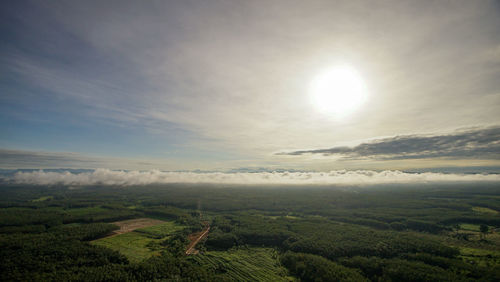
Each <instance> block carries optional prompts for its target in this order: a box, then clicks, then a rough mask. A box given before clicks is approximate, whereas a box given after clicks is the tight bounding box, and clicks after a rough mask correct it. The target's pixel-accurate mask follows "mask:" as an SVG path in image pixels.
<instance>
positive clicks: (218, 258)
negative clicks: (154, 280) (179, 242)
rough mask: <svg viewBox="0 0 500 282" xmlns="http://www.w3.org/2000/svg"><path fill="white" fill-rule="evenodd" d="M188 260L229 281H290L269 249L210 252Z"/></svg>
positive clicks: (284, 269)
mask: <svg viewBox="0 0 500 282" xmlns="http://www.w3.org/2000/svg"><path fill="white" fill-rule="evenodd" d="M190 259H193V260H194V261H196V262H198V263H199V264H200V265H202V266H204V267H208V268H212V269H214V270H215V271H216V272H217V273H220V274H221V276H223V277H224V278H226V279H229V280H231V281H291V280H293V278H292V277H289V276H287V275H288V274H287V270H286V268H284V267H283V266H281V264H280V262H279V260H278V253H277V252H276V250H274V249H271V248H238V249H230V250H228V251H212V252H206V253H203V254H200V255H197V256H192V257H190Z"/></svg>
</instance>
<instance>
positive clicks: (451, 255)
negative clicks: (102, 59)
mask: <svg viewBox="0 0 500 282" xmlns="http://www.w3.org/2000/svg"><path fill="white" fill-rule="evenodd" d="M499 195H500V187H499V186H498V185H496V184H481V185H477V184H475V185H473V186H468V185H439V186H428V185H421V186H418V187H417V186H401V187H400V186H388V187H377V186H375V187H364V188H363V187H349V188H342V187H321V186H311V187H296V186H288V187H279V186H274V187H251V186H245V187H232V186H222V187H220V186H217V187H216V186H210V185H150V186H140V187H139V186H138V187H109V186H98V187H81V188H79V189H68V188H67V187H58V186H57V187H56V186H54V187H43V186H0V218H1V220H0V280H2V281H89V280H90V281H155V280H156V281H158V280H167V281H168V280H170V281H172V280H173V281H235V280H239V281H242V280H252V281H286V280H294V279H296V280H300V281H364V280H365V281H366V280H371V281H475V280H478V281H500V234H499V233H498V230H499V228H500V214H498V213H496V212H495V213H494V212H492V211H497V210H500V202H499V201H498V196H499ZM33 199H35V200H33ZM131 207H133V208H131ZM199 207H201V209H200V208H199ZM141 218H153V219H160V220H162V221H165V222H164V223H160V224H158V225H155V226H150V227H145V228H140V229H136V230H134V231H132V232H129V233H124V234H120V235H116V236H111V237H106V236H109V234H110V233H111V232H112V231H113V230H116V229H117V228H118V227H117V226H115V225H113V224H112V223H113V222H117V221H120V222H121V221H123V220H128V219H141ZM136 222H137V221H136ZM207 222H208V224H210V233H209V235H208V237H207V238H205V239H203V240H202V241H201V242H200V243H199V244H198V245H197V246H196V249H197V250H199V254H197V255H192V256H186V255H185V250H186V247H187V245H188V244H189V242H190V241H189V239H188V238H191V239H194V238H196V234H197V233H196V232H199V231H201V230H202V228H204V226H205V224H207ZM481 226H482V227H481ZM485 227H487V229H486V228H485ZM481 231H482V232H481ZM190 234H191V235H190Z"/></svg>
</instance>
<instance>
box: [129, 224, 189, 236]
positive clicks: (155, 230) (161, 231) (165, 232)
mask: <svg viewBox="0 0 500 282" xmlns="http://www.w3.org/2000/svg"><path fill="white" fill-rule="evenodd" d="M185 227H186V226H184V225H180V224H178V223H175V222H172V221H167V222H165V221H161V223H159V224H155V225H153V226H149V227H142V228H139V229H136V230H135V232H138V233H141V234H145V235H146V236H148V237H150V238H155V239H162V238H165V237H167V236H169V235H171V234H173V233H175V232H177V231H180V230H182V229H184V228H185Z"/></svg>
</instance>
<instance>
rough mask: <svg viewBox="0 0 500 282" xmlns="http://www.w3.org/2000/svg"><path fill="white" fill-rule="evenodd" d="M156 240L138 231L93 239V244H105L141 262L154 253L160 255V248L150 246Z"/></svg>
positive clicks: (131, 259) (134, 260)
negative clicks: (155, 248)
mask: <svg viewBox="0 0 500 282" xmlns="http://www.w3.org/2000/svg"><path fill="white" fill-rule="evenodd" d="M155 241H156V240H155V239H152V238H149V237H147V236H144V235H143V234H141V233H138V232H129V233H124V234H120V235H116V236H111V237H107V238H102V239H99V240H96V241H93V242H92V244H93V245H97V246H103V247H106V248H109V249H112V250H115V251H118V252H120V253H121V254H123V255H125V256H126V257H127V258H128V259H129V260H130V261H131V262H140V261H142V260H145V259H147V258H149V257H151V256H153V255H158V254H159V251H158V250H153V249H152V248H150V247H149V246H151V244H152V243H154V242H155Z"/></svg>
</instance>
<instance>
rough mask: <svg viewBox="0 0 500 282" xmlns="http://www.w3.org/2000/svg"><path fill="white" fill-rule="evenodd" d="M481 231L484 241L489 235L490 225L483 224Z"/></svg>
mask: <svg viewBox="0 0 500 282" xmlns="http://www.w3.org/2000/svg"><path fill="white" fill-rule="evenodd" d="M479 231H481V235H482V236H481V237H482V238H483V239H484V238H486V234H487V233H488V225H486V224H481V225H480V226H479Z"/></svg>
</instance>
